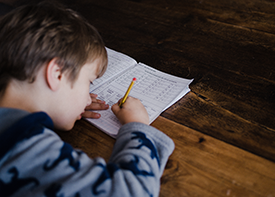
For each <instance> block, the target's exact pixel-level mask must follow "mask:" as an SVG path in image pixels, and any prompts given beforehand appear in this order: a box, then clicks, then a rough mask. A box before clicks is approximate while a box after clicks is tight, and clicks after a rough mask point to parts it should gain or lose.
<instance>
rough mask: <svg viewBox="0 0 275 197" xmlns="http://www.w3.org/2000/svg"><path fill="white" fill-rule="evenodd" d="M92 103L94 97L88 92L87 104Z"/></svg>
mask: <svg viewBox="0 0 275 197" xmlns="http://www.w3.org/2000/svg"><path fill="white" fill-rule="evenodd" d="M91 103H92V98H91V96H90V94H88V101H87V106H89V105H91Z"/></svg>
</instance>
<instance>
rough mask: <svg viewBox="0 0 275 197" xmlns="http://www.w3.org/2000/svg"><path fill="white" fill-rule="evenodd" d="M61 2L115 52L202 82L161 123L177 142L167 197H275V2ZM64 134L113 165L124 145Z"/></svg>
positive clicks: (88, 131)
mask: <svg viewBox="0 0 275 197" xmlns="http://www.w3.org/2000/svg"><path fill="white" fill-rule="evenodd" d="M54 1H56V2H62V3H64V4H65V5H66V6H68V7H70V8H72V9H74V10H77V11H78V12H79V13H80V14H82V15H83V16H84V17H86V18H87V20H88V21H89V22H90V23H91V24H92V25H94V26H95V27H96V28H97V29H98V31H99V33H100V34H101V35H102V37H103V39H104V41H105V44H106V46H107V47H109V48H112V49H115V50H117V51H120V52H123V53H125V54H128V55H130V56H131V57H133V58H135V59H136V60H137V61H138V62H142V63H145V64H148V65H150V66H152V67H154V68H157V69H159V70H162V71H164V72H167V73H170V74H173V75H176V76H179V77H184V78H189V79H191V78H194V81H193V83H192V84H191V85H190V88H191V92H190V93H189V94H187V95H186V96H185V97H184V98H182V99H181V100H180V101H179V102H177V103H176V104H174V105H173V106H172V107H171V108H169V109H168V110H166V111H165V112H163V113H162V114H161V116H160V117H159V118H158V119H157V120H156V121H155V122H154V123H153V125H154V126H155V127H157V128H159V129H160V130H163V131H164V132H165V133H167V134H168V135H169V136H171V137H172V138H173V139H174V141H175V143H176V149H175V151H174V153H173V155H172V156H171V158H170V160H169V162H168V164H167V168H166V170H165V172H164V175H163V177H162V187H161V193H160V196H169V197H170V196H265V197H272V196H275V191H274V188H275V187H274V185H275V184H274V177H275V174H274V173H275V168H274V162H275V159H274V158H275V66H274V62H275V1H274V0H231V1H226V0H208V1H205V0H181V1H178V0H169V1H167V0H146V1H144V0H116V1H113V0H104V1H98V0H69V1H68V0H54ZM0 2H1V1H0ZM5 2H7V1H5ZM27 2H30V1H28V0H13V1H11V2H10V5H13V6H17V5H20V4H24V3H27ZM58 133H59V134H60V136H61V137H62V139H64V140H65V141H68V142H70V143H71V144H72V145H73V146H74V147H76V148H80V149H82V150H84V151H85V152H87V153H88V155H89V156H90V157H96V156H102V157H103V158H104V159H106V160H108V158H109V156H110V154H111V149H112V146H113V144H114V142H115V141H114V139H112V138H110V137H109V136H107V135H105V134H103V133H102V132H101V131H99V130H98V129H96V128H95V127H93V126H91V125H90V124H89V123H87V122H85V121H83V120H81V121H79V122H77V124H76V126H75V127H74V129H73V130H72V131H69V132H67V133H64V132H58Z"/></svg>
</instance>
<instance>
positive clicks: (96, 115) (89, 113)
mask: <svg viewBox="0 0 275 197" xmlns="http://www.w3.org/2000/svg"><path fill="white" fill-rule="evenodd" d="M82 117H83V118H93V119H98V118H100V117H101V115H100V114H99V113H96V112H93V111H85V112H84V113H83V114H82Z"/></svg>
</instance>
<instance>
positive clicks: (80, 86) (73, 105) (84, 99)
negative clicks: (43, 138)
mask: <svg viewBox="0 0 275 197" xmlns="http://www.w3.org/2000/svg"><path fill="white" fill-rule="evenodd" d="M99 62H100V61H99V59H96V60H95V61H93V62H92V63H86V64H85V65H84V66H83V67H82V68H81V70H80V73H79V75H78V77H77V79H76V81H75V82H74V83H73V84H72V83H71V82H70V81H68V80H67V79H66V80H65V83H64V84H63V90H62V95H61V100H59V102H58V103H60V106H58V108H59V107H61V109H58V110H57V111H59V112H60V114H59V116H56V118H53V121H54V124H55V127H56V128H58V129H62V130H69V129H71V128H72V127H73V126H74V123H75V121H76V120H79V119H80V118H81V114H82V113H83V112H84V110H85V108H86V106H88V105H90V104H91V102H92V100H91V97H90V94H89V87H90V83H91V82H92V81H93V80H95V79H96V78H97V74H98V68H99Z"/></svg>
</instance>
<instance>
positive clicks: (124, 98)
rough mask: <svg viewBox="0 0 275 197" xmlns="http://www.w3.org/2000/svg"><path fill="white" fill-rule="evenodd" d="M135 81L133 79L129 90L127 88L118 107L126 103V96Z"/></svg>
mask: <svg viewBox="0 0 275 197" xmlns="http://www.w3.org/2000/svg"><path fill="white" fill-rule="evenodd" d="M136 80H137V79H136V78H133V81H132V82H131V84H130V85H129V88H128V90H127V91H126V93H125V95H124V97H123V98H122V101H121V102H120V104H119V107H122V105H123V103H125V101H126V99H127V97H128V94H129V93H130V91H131V89H132V87H133V85H134V83H135V81H136Z"/></svg>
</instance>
